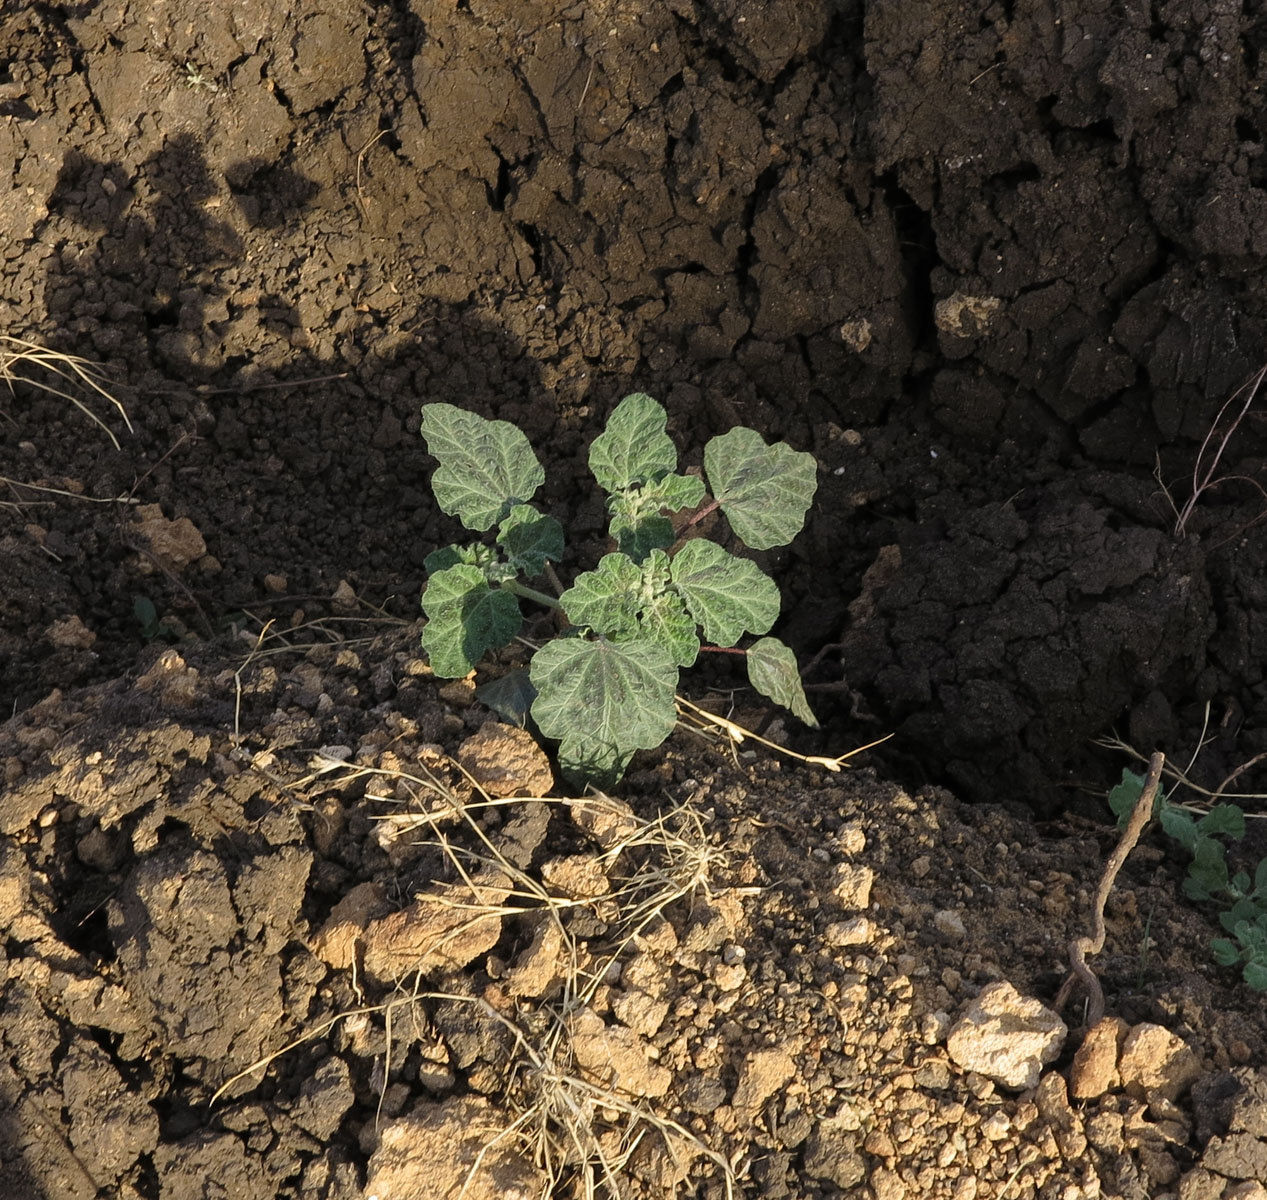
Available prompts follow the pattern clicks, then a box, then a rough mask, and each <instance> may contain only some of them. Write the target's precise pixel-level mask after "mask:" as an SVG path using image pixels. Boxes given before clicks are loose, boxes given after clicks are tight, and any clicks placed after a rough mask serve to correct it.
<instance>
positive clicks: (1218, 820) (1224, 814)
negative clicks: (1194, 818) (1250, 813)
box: [1197, 804, 1245, 841]
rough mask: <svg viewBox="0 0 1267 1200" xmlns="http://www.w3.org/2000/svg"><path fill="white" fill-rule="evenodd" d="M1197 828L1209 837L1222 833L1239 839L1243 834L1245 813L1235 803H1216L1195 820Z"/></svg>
mask: <svg viewBox="0 0 1267 1200" xmlns="http://www.w3.org/2000/svg"><path fill="white" fill-rule="evenodd" d="M1197 828H1198V829H1199V830H1200V831H1201V832H1202V833H1203V834H1205V835H1207V836H1209V837H1213V836H1215V835H1219V834H1222V835H1224V836H1226V837H1230V838H1233V839H1234V840H1236V841H1240V839H1241V838H1243V837H1244V836H1245V813H1244V812H1243V811H1242V810H1241V809H1240V808H1238V807H1237V806H1236V805H1235V804H1216V805H1215V806H1214V807H1213V808H1212V809H1210V811H1209V812H1208V813H1206V814H1205V816H1204V817H1202V818H1201V820H1200V821H1198V822H1197Z"/></svg>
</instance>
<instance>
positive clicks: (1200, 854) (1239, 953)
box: [1109, 769, 1267, 992]
mask: <svg viewBox="0 0 1267 1200" xmlns="http://www.w3.org/2000/svg"><path fill="white" fill-rule="evenodd" d="M1142 786H1143V778H1142V777H1141V776H1139V775H1137V774H1136V773H1135V772H1134V771H1131V770H1129V769H1127V770H1123V772H1122V782H1121V783H1119V784H1118V785H1117V786H1116V787H1115V788H1114V789H1113V790H1112V791H1111V792H1110V793H1109V807H1110V808H1111V809H1112V810H1113V812H1114V813H1115V814H1116V815H1117V817H1118V820H1119V822H1121V821H1124V820H1125V819H1126V817H1127V816H1128V815H1129V814H1130V811H1131V809H1132V808H1133V807H1134V805H1135V801H1136V800H1137V799H1138V798H1139V795H1140V788H1141V787H1142ZM1153 816H1155V817H1156V818H1157V820H1158V821H1159V822H1160V824H1161V827H1162V829H1164V830H1165V831H1166V833H1167V834H1168V835H1169V836H1170V837H1172V838H1174V840H1175V841H1177V842H1178V843H1179V844H1180V846H1182V847H1183V848H1184V850H1186V851H1187V852H1188V853H1189V854H1190V855H1192V861H1191V862H1190V863H1189V864H1188V875H1187V878H1186V879H1184V881H1183V890H1184V892H1185V893H1186V894H1187V895H1188V896H1189V897H1191V898H1192V899H1193V900H1201V901H1214V902H1215V903H1217V904H1219V905H1221V906H1222V907H1223V911H1222V912H1220V913H1219V923H1220V924H1221V925H1222V926H1223V928H1224V929H1225V930H1227V932H1228V933H1230V934H1231V935H1232V936H1231V937H1230V938H1214V939H1213V940H1212V941H1211V942H1210V950H1211V952H1212V953H1213V955H1214V958H1215V961H1216V962H1218V963H1219V965H1220V966H1224V967H1236V966H1239V967H1240V968H1241V976H1242V978H1243V979H1244V980H1245V982H1246V983H1247V984H1249V986H1250V987H1252V988H1254V989H1255V991H1260V992H1263V991H1267V858H1264V859H1263V860H1262V861H1261V862H1260V863H1259V864H1258V867H1257V869H1256V870H1255V871H1254V877H1253V879H1252V880H1251V879H1250V875H1249V872H1248V871H1236V872H1235V873H1233V872H1232V871H1230V870H1229V868H1228V865H1227V852H1226V849H1225V847H1224V845H1223V842H1222V841H1220V840H1219V839H1220V838H1222V837H1227V838H1231V839H1232V840H1233V841H1240V839H1241V838H1243V837H1244V836H1245V814H1244V812H1242V811H1241V809H1240V808H1239V807H1237V806H1236V805H1235V804H1216V805H1215V806H1214V807H1213V808H1211V809H1210V811H1209V812H1208V813H1206V814H1205V815H1204V816H1203V817H1201V818H1200V819H1198V818H1197V817H1194V816H1193V814H1192V813H1190V812H1188V811H1187V809H1185V808H1182V807H1181V806H1179V805H1178V804H1174V803H1172V802H1171V801H1170V800H1169V799H1167V798H1166V796H1165V795H1164V793H1163V792H1162V791H1161V790H1160V789H1159V790H1158V793H1157V799H1156V801H1155V802H1154V804H1153Z"/></svg>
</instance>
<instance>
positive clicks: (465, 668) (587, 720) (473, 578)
mask: <svg viewBox="0 0 1267 1200" xmlns="http://www.w3.org/2000/svg"><path fill="white" fill-rule="evenodd" d="M666 423H667V418H666V414H665V411H664V409H663V407H662V406H661V405H660V404H659V403H657V402H656V401H655V400H653V399H652V398H651V397H650V396H647V395H644V394H642V393H636V394H634V395H631V396H626V397H625V398H624V399H623V400H622V401H621V402H620V404H619V405H617V407H616V409H615V411H614V412H613V413H612V415H611V417H610V418H609V420H608V423H607V428H606V429H605V431H604V432H603V433H601V434H600V435H599V436H598V437H597V438H596V439H595V440H594V442H593V444H592V445H591V447H590V452H589V467H590V470H591V472H592V473H593V475H594V478H595V480H596V481H597V483H598V485H599V487H600V488H601V489H602V490H603V492H604V493H605V494H606V497H607V511H608V513H609V515H610V523H609V527H608V530H609V533H610V536H611V539H612V542H613V543H614V545H615V549H614V550H613V551H612V552H611V553H609V554H605V555H604V556H603V557H602V558H601V559H600V560H599V562H598V564H597V565H596V567H595V568H594V569H593V570H591V571H585V572H582V573H581V574H580V575H578V576H577V577H576V579H575V580H574V581H573V583H572V586H571V587H570V588H568V589H567V590H566V591H564V592H563V594H562V595H561V596H559V597H558V598H557V599H555V598H554V597H552V596H550V595H547V594H546V593H545V592H543V591H540V590H539V589H537V588H535V587H532V586H530V585H529V584H528V583H526V582H525V580H528V579H532V578H534V577H535V576H539V575H541V574H543V573H544V572H545V570H546V564H547V563H550V562H558V561H559V560H560V558H561V557H562V555H563V547H564V535H563V528H562V526H561V525H560V524H559V522H558V521H556V520H555V519H554V518H553V517H550V516H548V515H546V514H544V513H542V512H540V511H539V510H538V509H536V508H535V507H533V505H532V504H531V503H530V501H531V499H532V497H533V496H534V495H535V494H536V491H537V489H538V488H539V487H540V486H541V485H542V483H544V482H545V471H544V470H543V469H542V467H541V464H540V462H538V460H537V457H536V455H535V454H534V453H533V451H532V447H531V446H530V445H529V442H528V439H527V438H526V437H525V436H524V434H523V432H522V431H521V430H519V429H518V428H516V427H515V426H514V425H512V424H510V423H509V422H506V421H491V420H488V419H487V418H485V417H481V416H479V415H478V414H476V413H472V412H467V411H465V410H464V409H460V408H456V407H454V406H453V405H450V404H426V405H423V408H422V436H423V438H425V439H426V443H427V449H428V451H429V452H430V453H431V454H432V455H433V456H434V457H435V458H436V459H437V461H438V463H439V466H438V467H437V468H436V472H435V474H434V476H433V477H432V481H431V486H432V489H433V491H434V492H435V496H436V500H437V501H438V502H439V505H440V507H441V509H443V511H444V512H446V513H448V514H449V515H450V516H455V517H457V519H458V520H459V521H461V523H462V524H463V525H464V526H465V527H466V528H467V529H470V530H472V531H473V532H476V533H485V532H487V531H489V530H494V529H495V530H496V533H495V536H494V538H493V542H494V544H493V545H488V544H486V543H482V542H478V543H471V544H468V545H464V546H446V547H445V548H444V549H442V550H438V551H436V552H435V553H433V554H431V555H429V556H428V557H427V560H426V568H427V584H426V588H425V589H424V591H423V594H422V608H423V611H424V613H425V614H426V616H427V626H426V629H425V630H424V632H423V635H422V644H423V648H424V649H425V650H426V652H427V655H428V657H429V660H430V663H431V668H432V670H433V671H434V672H435V674H437V675H439V676H443V677H447V678H460V677H462V676H465V675H467V674H469V673H470V672H471V671H472V670H474V668H475V666H476V664H477V663H478V662H479V661H480V659H481V658H483V656H484V655H485V654H486V653H487V652H489V651H490V650H496V649H498V648H500V647H502V646H505V645H508V644H509V643H510V642H511V641H512V640H513V639H514V638H515V637H516V636H517V635H518V634H519V632H520V630H521V628H522V626H523V611H522V609H521V607H520V605H521V602H523V601H529V602H531V603H534V604H538V605H542V606H545V607H546V608H550V609H555V610H558V611H559V612H561V613H562V615H563V618H564V622H565V626H564V628H563V629H562V631H561V632H560V634H559V635H558V636H557V637H555V638H553V639H552V640H551V641H549V642H547V643H546V644H545V645H543V646H542V647H541V648H540V649H539V650H537V651H536V653H535V654H534V655H533V658H532V663H531V666H530V669H529V679H530V683H531V688H530V694H531V695H532V699H531V712H532V716H533V719H534V720H535V721H536V723H537V726H538V728H539V729H540V730H541V732H542V734H543V735H544V736H546V737H548V738H551V739H554V740H557V741H558V742H559V763H560V766H561V767H562V768H563V771H564V773H565V774H566V775H567V776H568V777H569V778H570V779H572V780H574V781H576V782H580V783H594V784H601V785H604V786H609V785H610V784H612V783H614V782H615V781H617V780H618V779H619V778H620V777H621V776H622V775H623V774H624V771H625V768H626V767H627V766H628V763H629V760H630V758H631V757H632V756H633V754H634V752H635V751H636V750H640V749H647V750H649V749H654V748H655V747H657V746H659V745H660V744H661V743H662V742H663V741H664V740H665V739H666V738H667V737H668V736H669V733H670V731H671V730H672V729H673V726H674V723H675V722H676V720H677V709H676V705H675V703H674V693H675V691H676V689H677V684H678V675H679V672H680V670H681V669H682V668H683V667H689V666H691V665H692V664H693V663H694V662H695V660H696V658H697V656H698V655H699V653H700V651H701V650H702V649H716V650H726V651H728V652H731V653H738V654H743V655H745V656H746V659H747V665H748V677H749V680H750V681H751V683H752V686H753V687H754V688H755V689H756V690H757V691H759V692H761V693H762V694H763V695H765V696H768V697H769V698H770V699H772V700H774V701H775V702H776V703H778V704H781V705H783V706H784V707H786V708H788V709H789V710H791V712H793V713H794V714H795V715H796V716H797V717H799V718H800V719H801V720H803V721H805V722H806V723H807V724H811V725H814V724H817V722H816V721H815V719H814V715H813V713H812V712H811V711H810V707H809V704H808V702H807V701H806V699H805V691H804V689H803V687H802V686H801V680H800V675H799V673H798V670H797V664H796V657H795V655H794V654H793V653H792V651H791V649H790V648H789V647H787V646H785V645H784V644H783V643H782V642H781V641H779V640H778V639H777V638H772V637H762V636H760V635H762V634H765V633H767V632H768V631H769V629H770V628H771V627H772V626H773V624H774V622H775V620H776V619H777V617H778V615H779V608H780V599H779V591H778V588H777V586H776V585H775V583H774V581H773V580H772V579H770V578H769V576H767V575H766V574H765V573H764V572H763V571H762V570H761V569H760V567H758V566H757V564H756V563H755V562H753V561H752V560H751V559H747V558H741V557H739V556H738V555H735V554H732V553H730V551H729V550H726V549H725V548H724V547H722V546H720V545H718V544H717V543H716V542H713V541H709V540H708V539H706V538H704V537H693V538H690V539H689V540H686V539H684V538H683V536H682V535H683V534H684V533H686V532H688V531H689V530H691V529H692V527H694V526H696V525H697V524H698V523H699V522H700V521H701V520H702V518H704V517H705V516H707V515H708V514H710V513H712V512H714V511H715V510H718V509H720V510H721V512H722V513H723V514H724V515H725V517H726V519H727V521H728V522H729V524H730V528H731V531H732V532H733V533H734V534H735V536H736V538H737V539H738V540H739V541H740V542H742V543H743V544H744V545H746V546H748V547H750V548H751V549H754V550H768V549H771V548H772V547H775V546H782V545H786V544H787V543H788V542H790V541H791V540H792V539H793V538H794V537H795V536H796V535H797V533H799V532H800V529H801V527H802V525H804V523H805V514H806V511H807V510H808V508H809V506H810V503H811V501H812V500H813V498H814V491H815V488H816V487H817V482H818V481H817V468H816V464H815V462H814V459H813V457H812V456H811V455H809V454H806V453H803V452H800V451H796V450H793V449H792V448H791V447H789V446H787V445H785V444H784V443H782V442H778V443H775V444H774V445H767V444H766V442H765V440H764V439H763V438H762V436H761V435H760V434H759V433H757V431H756V430H754V429H745V428H743V427H738V428H735V429H731V430H729V431H728V432H727V433H724V434H722V435H720V436H719V437H715V438H713V439H712V440H711V441H710V442H709V443H708V445H707V446H705V448H704V475H705V477H706V479H707V483H705V480H704V479H701V478H699V477H698V476H695V475H688V474H679V473H678V470H677V467H678V455H677V449H676V448H675V447H674V445H673V441H672V439H671V438H670V437H669V435H668V433H667V432H666ZM710 490H711V496H710V495H709V492H710ZM684 513H690V514H691V515H690V516H689V517H688V518H686V519H685V520H683V519H682V518H680V517H679V524H678V526H677V527H675V525H674V522H673V520H672V517H673V515H675V514H684ZM701 633H702V635H703V638H704V639H706V641H707V642H709V643H711V645H708V646H706V645H704V644H703V643H702V641H701ZM747 634H752V635H757V636H758V639H759V640H757V641H755V642H753V643H752V644H751V645H749V646H747V647H746V648H745V649H742V650H740V649H737V644H738V643H739V642H740V641H741V640H742V639H743V638H744V636H745V635H747Z"/></svg>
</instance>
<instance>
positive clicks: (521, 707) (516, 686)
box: [475, 667, 537, 729]
mask: <svg viewBox="0 0 1267 1200" xmlns="http://www.w3.org/2000/svg"><path fill="white" fill-rule="evenodd" d="M475 698H476V699H477V700H478V701H479V702H480V703H481V704H484V705H487V706H488V707H489V708H491V709H492V710H493V712H495V713H496V714H497V715H498V716H499V717H501V718H502V720H503V721H508V722H509V723H510V724H511V725H517V726H518V727H519V728H520V729H524V728H525V727H526V726H527V724H528V713H529V711H530V710H531V708H532V702H533V701H534V700H535V699H536V698H537V689H536V688H534V687H533V686H532V681H531V680H530V679H529V678H528V672H527V670H526V669H524V668H523V667H516V668H515V669H514V670H513V671H507V672H506V674H505V675H502V676H499V677H498V678H497V679H490V680H489V681H488V682H487V683H481V684H480V685H479V687H477V688H476V689H475Z"/></svg>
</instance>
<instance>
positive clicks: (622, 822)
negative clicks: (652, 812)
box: [568, 792, 638, 850]
mask: <svg viewBox="0 0 1267 1200" xmlns="http://www.w3.org/2000/svg"><path fill="white" fill-rule="evenodd" d="M568 815H569V816H570V817H571V818H572V820H573V821H574V822H575V823H576V824H577V825H578V826H579V827H580V828H581V829H583V830H585V832H586V833H588V834H589V835H590V836H591V837H592V838H593V839H594V840H595V841H596V842H598V844H599V845H600V846H602V848H603V849H604V850H611V849H613V848H614V847H615V846H618V845H619V844H620V843H621V842H622V841H624V840H625V839H626V838H628V837H630V836H631V835H632V834H634V833H636V832H637V829H638V818H637V817H636V816H634V811H633V809H632V808H630V807H629V805H628V804H626V803H625V802H624V801H623V800H617V799H615V798H614V797H612V796H606V795H604V794H603V793H601V792H596V793H594V794H593V795H591V796H584V797H582V798H581V799H579V800H570V801H568Z"/></svg>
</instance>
